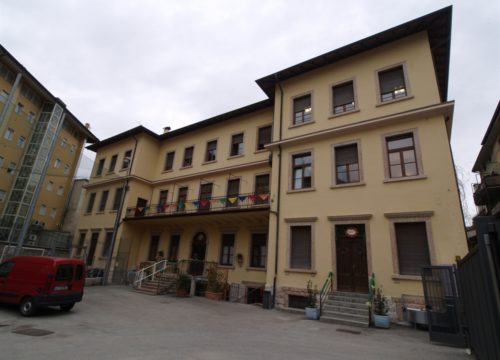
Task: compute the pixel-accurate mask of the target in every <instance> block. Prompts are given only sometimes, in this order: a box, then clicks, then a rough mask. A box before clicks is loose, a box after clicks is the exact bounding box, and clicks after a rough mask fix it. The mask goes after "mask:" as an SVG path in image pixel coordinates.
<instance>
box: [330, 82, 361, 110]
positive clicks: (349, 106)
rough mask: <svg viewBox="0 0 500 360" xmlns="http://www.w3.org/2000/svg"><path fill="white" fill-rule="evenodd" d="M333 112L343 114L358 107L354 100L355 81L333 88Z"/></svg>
mask: <svg viewBox="0 0 500 360" xmlns="http://www.w3.org/2000/svg"><path fill="white" fill-rule="evenodd" d="M332 99H333V114H334V115H336V114H342V113H345V112H348V111H353V110H354V109H355V108H356V104H355V101H354V83H353V82H352V81H349V82H346V83H343V84H340V85H336V86H334V87H333V88H332Z"/></svg>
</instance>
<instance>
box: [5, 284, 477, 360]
mask: <svg viewBox="0 0 500 360" xmlns="http://www.w3.org/2000/svg"><path fill="white" fill-rule="evenodd" d="M0 359H1V360H11V359H23V360H24V359H37V360H43V359H50V360H59V359H61V360H63V359H64V360H77V359H99V360H106V359H124V360H125V359H209V360H210V359H217V360H220V359H252V360H255V359H280V360H281V359H287V360H288V359H290V360H292V359H309V360H312V359H384V360H387V359H419V360H420V359H425V360H433V359H457V360H460V359H469V360H472V359H473V356H469V355H467V354H466V352H465V350H464V349H457V348H452V347H447V346H440V345H436V344H431V343H430V342H429V340H428V333H427V332H426V331H423V330H415V329H412V328H407V327H402V326H392V327H391V329H388V330H383V329H373V328H363V329H360V328H352V327H348V326H343V325H335V324H329V323H324V322H321V321H314V320H307V319H305V317H304V316H303V315H301V314H292V313H287V312H283V311H279V310H263V309H262V308H260V307H257V306H254V305H244V304H235V303H228V302H219V301H212V300H207V299H205V298H199V297H191V298H176V297H173V296H167V295H161V296H150V295H143V294H139V293H135V292H133V291H132V290H131V289H130V288H129V287H125V286H104V287H103V286H94V287H88V288H86V289H85V295H84V298H83V301H82V302H81V303H78V304H76V305H75V307H74V308H73V310H72V311H70V312H62V311H59V310H58V309H55V308H54V309H44V310H42V311H40V312H39V314H38V315H36V316H34V317H30V318H24V317H22V316H21V315H19V313H18V312H17V308H16V307H13V306H8V305H0Z"/></svg>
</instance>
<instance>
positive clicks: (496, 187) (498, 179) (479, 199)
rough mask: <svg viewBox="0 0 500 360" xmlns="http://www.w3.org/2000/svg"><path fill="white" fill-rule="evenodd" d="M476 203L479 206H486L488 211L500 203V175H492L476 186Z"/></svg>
mask: <svg viewBox="0 0 500 360" xmlns="http://www.w3.org/2000/svg"><path fill="white" fill-rule="evenodd" d="M473 189H474V203H475V204H476V205H477V206H481V205H486V206H487V207H488V210H491V209H492V208H494V207H495V206H496V205H497V204H498V203H499V202H500V175H490V176H485V177H483V178H482V180H481V183H480V184H474V185H473Z"/></svg>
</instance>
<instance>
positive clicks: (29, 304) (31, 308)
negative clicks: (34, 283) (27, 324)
mask: <svg viewBox="0 0 500 360" xmlns="http://www.w3.org/2000/svg"><path fill="white" fill-rule="evenodd" d="M19 312H20V313H21V315H22V316H31V315H33V314H34V313H35V312H36V306H35V303H34V302H33V298H30V297H27V298H25V299H24V300H23V301H22V302H21V305H19Z"/></svg>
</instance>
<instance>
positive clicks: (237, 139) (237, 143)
mask: <svg viewBox="0 0 500 360" xmlns="http://www.w3.org/2000/svg"><path fill="white" fill-rule="evenodd" d="M230 155H231V156H237V155H243V133H241V134H235V135H233V136H232V138H231V153H230Z"/></svg>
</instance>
